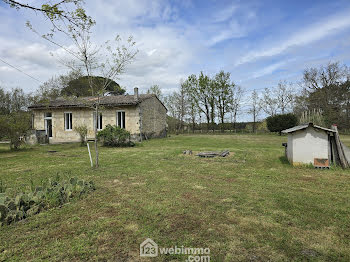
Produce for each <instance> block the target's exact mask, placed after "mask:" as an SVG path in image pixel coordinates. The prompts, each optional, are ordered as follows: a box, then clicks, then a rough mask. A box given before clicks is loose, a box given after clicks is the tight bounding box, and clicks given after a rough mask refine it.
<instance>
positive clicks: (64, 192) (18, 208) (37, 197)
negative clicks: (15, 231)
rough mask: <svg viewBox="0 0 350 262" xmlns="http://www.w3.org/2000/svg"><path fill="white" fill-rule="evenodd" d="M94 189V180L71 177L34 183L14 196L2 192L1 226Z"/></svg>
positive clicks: (0, 207)
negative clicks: (37, 184)
mask: <svg viewBox="0 0 350 262" xmlns="http://www.w3.org/2000/svg"><path fill="white" fill-rule="evenodd" d="M93 190H95V185H94V183H93V182H92V181H90V182H85V181H84V180H78V179H77V178H71V179H69V181H58V180H57V181H56V180H55V181H51V180H50V181H48V183H43V184H42V185H41V186H37V187H34V186H33V183H32V184H31V191H30V192H27V193H25V192H24V193H18V194H16V196H15V197H13V198H11V197H9V196H7V195H6V193H0V226H2V225H4V224H7V225H9V224H11V223H13V222H17V221H19V220H22V219H25V218H27V217H30V216H32V215H36V214H38V213H40V212H41V211H43V210H45V209H47V208H52V207H57V206H62V205H63V204H64V203H67V202H69V201H70V200H71V199H72V198H74V197H80V196H82V195H83V194H86V193H88V192H90V191H93Z"/></svg>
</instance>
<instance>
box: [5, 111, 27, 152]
mask: <svg viewBox="0 0 350 262" xmlns="http://www.w3.org/2000/svg"><path fill="white" fill-rule="evenodd" d="M30 128H31V118H30V114H29V113H27V112H15V113H11V114H8V115H0V138H1V137H5V138H7V139H9V140H10V147H11V149H18V148H19V147H20V146H21V145H22V144H24V137H25V136H26V134H27V132H28V130H30Z"/></svg>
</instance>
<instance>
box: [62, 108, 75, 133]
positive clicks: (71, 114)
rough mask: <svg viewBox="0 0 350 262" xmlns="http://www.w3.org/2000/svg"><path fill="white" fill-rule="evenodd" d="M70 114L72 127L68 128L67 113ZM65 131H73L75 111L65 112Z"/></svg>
mask: <svg viewBox="0 0 350 262" xmlns="http://www.w3.org/2000/svg"><path fill="white" fill-rule="evenodd" d="M68 114H70V116H71V117H70V121H69V122H70V129H69V128H67V120H66V119H67V117H66V116H67V115H68ZM63 116H64V131H73V113H72V112H64V115H63Z"/></svg>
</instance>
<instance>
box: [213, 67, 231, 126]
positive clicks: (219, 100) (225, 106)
mask: <svg viewBox="0 0 350 262" xmlns="http://www.w3.org/2000/svg"><path fill="white" fill-rule="evenodd" d="M230 76H231V74H230V73H229V72H227V73H225V72H224V71H220V72H219V73H218V74H216V76H215V78H214V79H213V80H212V84H213V85H214V89H215V90H216V94H217V95H216V104H217V109H218V111H219V118H220V121H221V124H222V125H223V124H224V121H225V115H226V113H227V112H228V111H229V109H230V108H231V104H230V102H231V100H230V98H231V97H233V95H234V87H235V84H234V83H233V82H231V79H230Z"/></svg>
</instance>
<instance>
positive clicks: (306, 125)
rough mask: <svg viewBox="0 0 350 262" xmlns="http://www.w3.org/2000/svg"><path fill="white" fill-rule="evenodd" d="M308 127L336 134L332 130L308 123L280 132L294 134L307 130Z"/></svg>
mask: <svg viewBox="0 0 350 262" xmlns="http://www.w3.org/2000/svg"><path fill="white" fill-rule="evenodd" d="M308 127H313V128H315V129H319V130H323V131H326V132H333V133H335V132H336V131H335V130H333V129H329V128H325V127H321V126H317V125H314V124H313V123H308V124H303V125H299V126H294V127H291V128H288V129H285V130H283V131H282V133H285V134H288V133H293V132H296V131H299V130H303V129H306V128H308Z"/></svg>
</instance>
